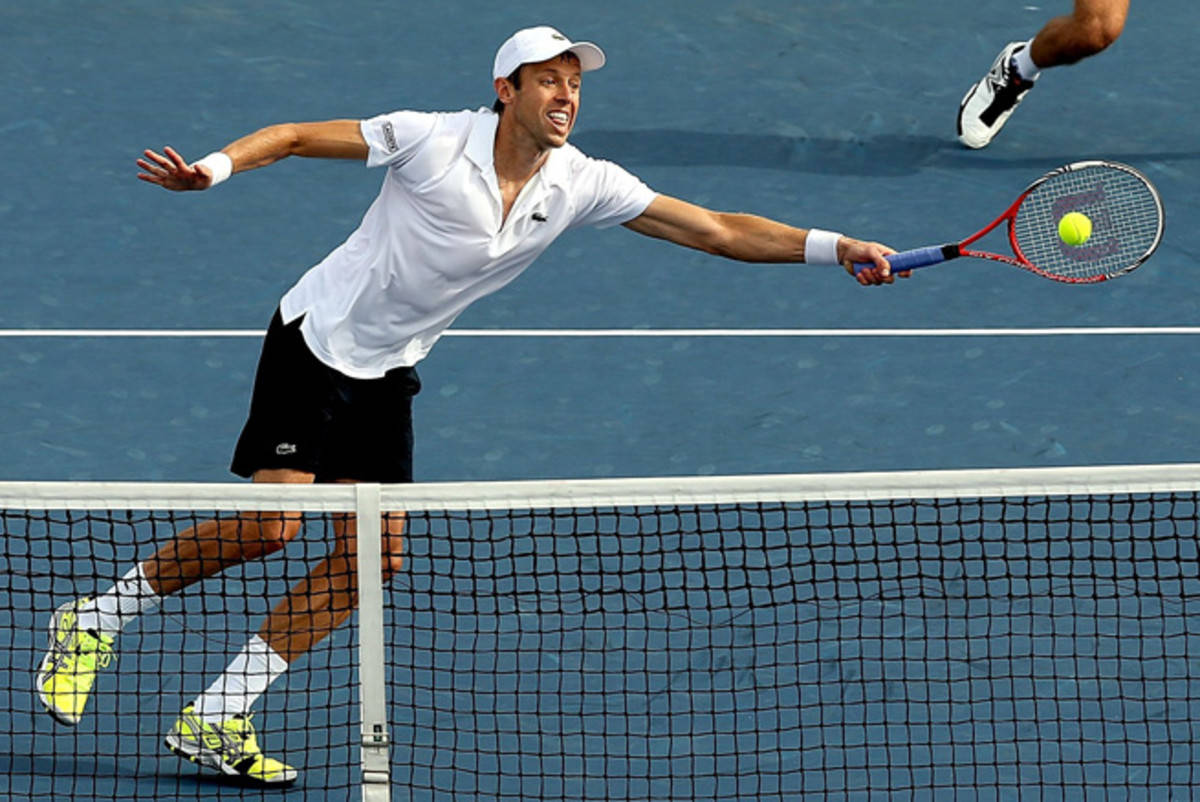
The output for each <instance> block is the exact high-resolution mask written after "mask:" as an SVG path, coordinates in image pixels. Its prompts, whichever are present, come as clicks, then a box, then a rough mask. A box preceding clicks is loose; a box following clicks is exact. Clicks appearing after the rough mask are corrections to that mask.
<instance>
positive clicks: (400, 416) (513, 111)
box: [36, 26, 893, 785]
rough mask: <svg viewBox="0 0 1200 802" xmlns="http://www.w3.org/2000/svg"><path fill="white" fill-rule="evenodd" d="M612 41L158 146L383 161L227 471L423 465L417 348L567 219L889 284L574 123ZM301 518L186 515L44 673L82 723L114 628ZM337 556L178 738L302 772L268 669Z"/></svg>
mask: <svg viewBox="0 0 1200 802" xmlns="http://www.w3.org/2000/svg"><path fill="white" fill-rule="evenodd" d="M604 61H605V56H604V53H603V52H602V51H601V50H600V48H599V47H597V46H596V45H594V44H592V43H590V42H572V41H571V40H569V39H568V38H567V37H566V36H564V35H563V34H561V33H559V32H558V31H557V30H554V29H553V28H549V27H545V26H542V27H535V28H528V29H525V30H521V31H518V32H517V33H515V34H514V35H513V36H512V37H511V38H509V39H508V40H507V41H505V42H504V43H503V45H501V47H500V49H499V51H498V52H497V53H496V57H495V63H494V68H493V72H492V75H493V85H494V87H495V91H496V103H495V106H494V108H492V109H487V108H481V109H479V110H477V111H459V112H453V113H425V112H416V111H397V112H393V113H389V114H384V115H382V116H378V117H373V118H370V119H366V120H362V121H357V120H332V121H328V122H313V123H300V124H283V125H273V126H270V127H267V128H264V129H262V130H260V131H258V132H256V133H253V134H250V135H248V136H245V137H243V138H241V139H238V140H237V141H235V142H233V143H232V144H230V145H228V146H226V147H225V148H224V149H223V150H222V151H220V152H217V153H212V154H210V155H208V156H205V157H204V158H202V159H200V160H199V161H197V162H195V163H189V162H188V161H186V160H185V159H184V158H183V157H182V156H180V155H179V154H178V153H177V152H176V151H175V150H173V149H171V148H165V149H164V152H163V153H161V154H160V153H156V152H154V151H150V150H147V151H145V153H144V157H143V158H140V159H138V162H137V163H138V165H139V167H140V168H141V170H142V172H141V173H139V174H138V178H140V179H142V180H144V181H147V182H149V183H151V184H156V185H158V186H160V187H163V188H164V189H168V190H175V191H184V190H204V189H209V188H211V187H214V186H216V185H218V184H220V183H221V182H222V181H224V180H226V179H227V178H229V176H230V175H231V174H232V173H236V172H244V171H246V170H252V169H255V168H258V167H264V166H266V165H268V164H271V163H272V162H275V161H278V160H280V159H282V158H284V157H286V156H309V157H318V158H338V159H353V160H358V161H365V162H366V163H367V165H368V166H371V167H386V168H387V169H386V172H385V174H384V177H383V186H382V188H381V189H380V191H379V195H378V196H377V197H376V198H375V201H374V203H372V204H371V206H370V208H369V209H368V210H367V212H366V214H365V216H364V217H363V220H362V222H361V224H360V225H359V226H358V228H357V229H356V230H355V231H354V232H353V233H351V234H350V236H349V238H348V239H347V240H346V241H345V242H343V243H342V244H341V245H339V246H338V247H337V248H335V249H334V250H333V251H332V252H331V253H330V254H329V255H328V256H327V257H325V259H324V260H322V261H321V262H320V263H319V264H317V265H316V266H315V267H312V268H311V269H310V270H308V271H307V272H306V273H305V274H304V275H303V276H302V277H301V278H300V280H299V281H298V282H297V283H296V284H295V285H294V286H293V287H292V288H291V289H290V290H289V291H288V292H287V293H286V294H285V295H284V296H283V299H282V301H281V302H280V304H279V308H278V310H277V311H276V312H275V314H274V317H273V319H272V320H271V323H270V326H269V328H268V331H267V335H266V338H265V341H264V344H263V349H262V354H261V357H260V360H259V365H258V372H257V375H256V377H255V382H254V390H253V394H252V397H251V401H250V413H249V417H248V419H247V422H246V424H245V427H244V429H243V431H242V434H241V436H240V438H239V440H238V443H237V446H236V448H235V451H234V457H233V464H232V470H233V471H234V473H236V474H238V475H241V476H245V477H251V478H253V480H254V481H256V482H350V481H370V482H410V481H412V444H413V435H412V420H411V406H412V398H413V396H414V395H416V394H417V392H418V391H419V389H420V381H419V379H418V377H417V373H416V371H415V369H414V366H415V365H416V364H417V363H418V362H419V361H420V360H421V359H422V358H423V357H424V356H425V355H426V354H427V353H428V352H429V350H430V348H431V347H432V346H433V344H434V343H435V342H436V341H437V339H438V338H439V337H440V336H441V335H442V333H443V332H444V331H445V330H446V328H447V327H448V326H449V325H450V324H451V323H452V322H453V321H454V319H455V318H456V317H457V316H458V315H459V313H461V312H462V311H463V310H464V309H465V308H466V307H467V306H468V305H469V304H470V303H471V302H472V301H474V300H476V299H477V298H480V297H483V296H484V295H487V294H488V293H491V292H494V291H496V290H498V289H500V288H501V287H503V286H504V285H506V284H508V283H509V282H510V281H512V280H513V279H514V278H516V277H517V276H518V275H519V274H520V273H521V272H522V271H524V270H525V268H526V267H528V266H529V264H530V263H531V262H532V261H533V260H534V259H535V258H536V257H537V256H538V255H539V254H540V253H541V252H542V251H544V250H545V249H546V248H547V247H548V246H549V245H550V243H551V242H553V241H554V239H555V238H556V237H557V236H558V235H559V234H561V233H562V232H563V231H565V230H567V229H569V228H575V227H578V226H598V227H606V226H613V225H616V224H622V225H624V226H625V227H626V228H628V229H630V230H631V231H635V232H637V233H639V234H644V235H646V236H650V237H657V238H660V239H665V240H668V241H670V242H674V243H677V244H679V245H684V246H687V247H690V248H696V249H699V250H702V251H707V252H709V253H712V254H717V255H721V256H726V257H729V258H731V259H737V260H741V261H746V262H807V263H810V264H819V265H820V264H825V265H839V264H841V265H842V266H843V267H845V268H846V270H847V271H848V272H850V273H851V275H853V271H852V270H851V267H850V266H851V263H853V262H865V263H870V264H872V267H871V268H869V269H867V270H865V271H864V272H862V273H860V274H859V275H858V277H857V279H858V281H859V282H860V283H861V284H864V285H866V284H881V283H890V282H891V281H892V276H891V275H890V272H889V266H888V263H887V260H886V258H885V257H886V256H887V255H888V254H889V253H893V251H892V250H891V249H890V248H887V247H885V246H883V245H881V244H878V243H872V242H864V241H861V240H857V239H853V238H851V237H846V236H842V235H840V234H837V233H833V232H830V231H823V230H818V229H808V230H804V229H800V228H793V227H792V226H789V225H785V224H783V223H779V222H774V221H771V220H767V219H764V218H762V217H756V216H753V215H749V214H730V213H724V212H715V211H710V210H708V209H704V208H701V207H699V206H694V205H692V204H690V203H686V202H684V201H682V200H678V199H676V198H672V197H669V196H667V195H663V194H659V193H656V192H655V191H653V190H651V189H650V188H649V187H647V186H646V185H645V184H644V183H642V182H641V181H640V180H638V179H637V178H636V177H634V176H633V175H631V174H630V173H628V172H626V171H625V170H624V169H622V168H621V167H619V166H617V165H616V164H612V163H610V162H606V161H601V160H598V159H593V158H589V157H587V156H585V155H584V154H583V153H581V152H580V151H578V150H576V149H575V148H574V147H572V146H571V145H568V144H567V138H568V136H569V135H570V133H571V129H572V128H573V127H574V125H575V121H576V118H577V115H578V113H579V102H580V83H581V79H582V74H583V73H584V72H587V71H590V70H595V69H598V68H599V67H601V66H603V64H604ZM402 529H403V518H402V517H401V516H399V515H393V516H386V520H385V521H384V526H383V532H384V541H385V546H384V551H385V553H384V571H385V574H387V575H389V576H390V575H391V574H392V573H394V572H395V571H397V570H398V569H399V568H400V565H401V538H400V536H401V532H402ZM299 530H300V516H299V515H297V514H294V513H293V514H289V513H279V514H275V515H271V516H268V517H261V516H258V515H244V516H242V517H240V518H236V519H226V520H220V521H209V522H206V523H203V524H201V525H198V526H196V527H194V528H191V529H188V530H186V531H183V532H180V533H178V534H177V535H175V536H174V537H173V538H172V539H171V540H170V541H169V542H166V543H165V544H163V545H162V547H161V548H160V549H159V550H158V551H157V553H155V554H154V555H152V556H150V557H149V558H147V559H145V560H144V561H142V562H140V563H138V564H137V565H134V566H133V567H132V568H131V569H130V570H129V572H128V573H127V574H126V575H124V576H123V577H121V578H120V579H119V580H118V581H117V582H116V584H115V585H114V586H113V587H112V588H110V589H108V590H107V591H105V592H104V593H102V594H100V595H98V596H97V597H95V598H84V599H77V600H73V601H69V602H67V603H65V604H63V605H62V606H61V607H59V608H58V609H57V611H56V612H55V614H54V616H53V620H52V622H51V633H52V635H51V640H50V646H49V652H48V653H47V654H46V656H45V658H44V659H43V660H42V662H41V664H40V666H39V669H38V672H37V679H36V685H37V692H38V695H39V697H40V699H41V702H42V704H43V705H44V706H45V707H46V709H47V710H48V711H49V712H50V713H51V715H53V716H54V717H55V718H56V719H57V720H59V721H61V722H63V723H65V724H75V723H77V722H78V721H79V720H80V718H81V716H82V714H83V712H84V709H85V707H86V705H87V700H88V697H89V694H90V693H91V691H92V688H93V685H94V683H95V681H96V678H97V672H98V670H99V669H101V668H104V667H106V666H108V665H110V664H111V662H112V660H113V656H114V652H113V649H114V644H115V641H116V638H117V636H118V634H119V633H120V632H121V630H122V628H124V627H125V626H126V625H127V624H128V623H129V622H130V621H131V620H133V619H134V618H135V617H136V616H138V615H140V614H141V613H144V612H147V611H148V610H150V609H153V608H154V607H155V606H157V605H158V604H159V603H160V601H161V599H162V598H163V597H164V596H167V595H169V594H172V593H175V592H176V591H178V590H180V589H181V588H183V587H186V586H188V585H190V584H192V583H194V582H197V581H199V580H201V579H203V578H204V577H207V576H211V575H213V574H216V573H218V572H219V571H221V570H222V569H224V568H226V567H228V566H231V565H236V564H238V563H241V562H243V561H245V560H252V559H256V558H260V557H264V556H266V555H268V554H271V553H273V552H276V551H278V550H280V549H282V548H283V547H284V546H285V544H286V543H287V542H288V541H289V540H291V539H292V538H293V537H295V536H296V534H297V532H298V531H299ZM334 530H335V531H334V543H333V544H332V549H331V552H330V554H329V556H328V557H327V558H326V559H325V560H324V561H323V562H321V563H320V564H319V565H318V566H317V567H315V568H314V569H313V570H312V572H311V573H310V574H309V576H308V577H307V578H306V579H305V580H303V581H301V582H300V583H299V584H297V585H296V586H295V587H294V588H292V589H291V590H290V591H289V593H288V595H287V596H286V597H285V598H284V599H283V600H282V601H280V602H279V604H278V605H277V606H276V607H275V608H274V609H273V611H272V612H271V613H270V614H269V615H268V616H267V618H266V621H265V622H264V623H263V625H262V627H261V628H260V629H259V631H258V633H257V634H256V635H255V636H253V637H252V638H250V640H249V642H248V643H247V644H246V646H245V648H244V649H243V650H242V651H241V653H239V654H238V655H237V656H236V657H234V658H233V660H232V662H231V663H230V664H229V666H228V668H227V670H226V671H225V673H224V674H223V675H222V676H220V677H218V678H217V679H216V680H215V681H214V682H213V683H212V684H211V685H209V686H208V687H207V688H206V689H205V690H204V691H203V692H202V693H201V694H200V695H199V696H198V697H197V698H196V699H195V700H194V701H192V702H191V703H190V704H188V705H187V706H186V707H184V709H183V711H182V713H181V714H180V716H179V718H178V720H177V721H176V722H175V723H174V724H173V725H172V726H171V728H170V731H169V733H168V734H167V739H166V740H167V746H168V747H169V748H170V749H171V750H172V751H174V752H175V753H177V754H179V755H181V756H183V757H185V758H187V759H189V760H192V761H193V762H195V763H198V764H200V765H203V766H207V767H210V768H214V769H216V770H219V771H221V772H223V773H225V774H227V775H238V776H242V777H245V778H248V779H249V780H252V781H255V782H257V783H262V784H265V785H275V784H286V783H289V782H291V781H293V780H294V779H295V778H296V776H297V771H296V769H294V768H293V767H291V766H289V765H286V764H285V763H283V762H281V761H279V760H276V759H274V758H271V757H268V756H266V755H264V754H263V752H262V749H261V747H260V745H259V742H258V738H257V736H256V734H255V731H254V728H253V727H252V725H251V722H250V709H251V706H252V705H253V704H254V703H255V701H256V700H257V699H258V698H259V697H260V695H261V694H262V693H263V692H264V691H265V690H266V689H267V687H268V686H269V685H270V684H271V682H272V681H273V680H275V679H276V678H278V677H279V676H280V675H282V674H283V673H284V672H285V671H286V670H287V668H288V666H289V665H291V664H292V663H293V662H295V661H296V660H297V659H299V658H300V657H301V656H302V655H304V654H305V653H306V652H307V651H308V650H309V649H310V648H311V647H312V646H313V645H314V644H315V643H317V642H318V641H320V640H321V639H322V638H324V637H325V636H327V635H328V634H329V633H330V632H331V631H332V630H333V629H334V628H335V627H337V626H338V625H340V624H341V623H342V622H344V621H345V620H346V618H347V617H349V615H350V613H351V611H352V609H353V608H354V606H355V603H356V589H355V587H354V557H355V522H354V520H353V518H352V517H345V518H341V519H338V520H337V521H335V524H334Z"/></svg>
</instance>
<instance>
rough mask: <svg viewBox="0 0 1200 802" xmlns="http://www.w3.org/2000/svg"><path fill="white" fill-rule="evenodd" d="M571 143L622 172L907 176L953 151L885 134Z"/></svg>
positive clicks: (596, 136)
mask: <svg viewBox="0 0 1200 802" xmlns="http://www.w3.org/2000/svg"><path fill="white" fill-rule="evenodd" d="M572 142H574V143H575V144H577V145H578V146H579V148H580V149H581V150H583V151H584V152H585V153H587V154H588V155H589V156H596V157H599V158H603V159H610V160H612V161H615V162H617V163H619V164H622V165H624V166H626V167H636V166H639V165H655V166H665V167H700V166H718V167H764V168H768V169H773V170H795V171H797V172H803V173H815V174H818V175H862V176H888V175H909V174H912V173H916V172H917V171H919V170H920V169H921V167H923V166H925V165H926V164H928V163H929V162H930V161H931V160H933V159H936V158H937V156H938V154H940V153H941V152H942V151H945V150H948V149H953V148H956V147H957V145H956V144H955V143H952V142H946V141H944V140H941V139H938V138H936V137H932V136H919V135H901V134H885V135H881V136H877V137H871V138H850V139H846V140H841V139H821V138H809V137H803V136H786V135H782V134H714V133H708V132H704V131H678V130H670V129H661V130H646V131H620V130H591V131H583V132H580V133H579V134H577V135H576V136H575V137H574V138H573V139H572Z"/></svg>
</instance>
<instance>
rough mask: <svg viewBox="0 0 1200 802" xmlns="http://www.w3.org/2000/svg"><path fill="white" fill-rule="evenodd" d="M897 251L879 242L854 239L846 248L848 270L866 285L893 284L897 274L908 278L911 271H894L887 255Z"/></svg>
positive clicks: (859, 281)
mask: <svg viewBox="0 0 1200 802" xmlns="http://www.w3.org/2000/svg"><path fill="white" fill-rule="evenodd" d="M895 252H896V251H895V250H893V249H892V248H889V247H887V246H886V245H883V244H881V243H878V242H861V241H858V240H854V241H853V242H852V243H851V244H850V246H849V247H848V248H847V249H846V260H847V261H846V262H845V263H844V267H845V268H846V272H847V273H849V274H850V275H851V276H853V277H854V280H855V281H857V282H858V283H859V284H861V285H862V286H864V287H871V286H878V285H880V284H893V283H895V281H896V276H900V277H901V278H908V276H909V275H910V274H911V271H908V270H904V271H901V272H899V273H893V272H892V266H891V265H890V264H889V263H888V260H887V257H888V256H889V255H891V254H894V253H895Z"/></svg>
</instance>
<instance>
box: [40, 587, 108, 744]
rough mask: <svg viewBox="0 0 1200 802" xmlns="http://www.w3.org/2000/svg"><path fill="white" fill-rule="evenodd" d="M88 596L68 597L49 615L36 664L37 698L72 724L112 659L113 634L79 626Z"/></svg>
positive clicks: (79, 717) (76, 721)
mask: <svg viewBox="0 0 1200 802" xmlns="http://www.w3.org/2000/svg"><path fill="white" fill-rule="evenodd" d="M90 601H91V599H90V598H84V599H77V600H76V601H70V602H67V603H66V604H64V605H62V606H61V607H59V608H58V609H57V610H55V611H54V616H53V617H52V618H51V619H50V646H49V649H48V651H47V652H46V656H45V657H43V658H42V662H41V666H40V667H39V668H38V672H37V679H36V681H35V685H36V687H37V693H38V698H39V699H41V701H42V705H43V706H44V707H45V708H46V710H47V712H49V713H50V715H52V716H54V718H55V719H57V720H58V721H60V722H62V723H63V724H69V725H72V726H73V725H75V724H78V723H79V720H80V719H81V718H82V717H83V708H84V707H85V706H86V705H87V701H88V698H89V697H90V696H91V692H92V686H93V685H94V684H95V683H96V674H97V672H99V670H100V669H102V668H108V667H109V666H110V665H111V664H112V661H113V650H112V647H113V638H112V636H110V635H101V634H99V633H97V632H93V631H90V630H84V629H80V628H79V626H78V617H79V608H80V607H81V606H82V605H84V604H86V603H87V602H90Z"/></svg>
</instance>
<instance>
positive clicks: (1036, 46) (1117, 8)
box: [958, 0, 1129, 148]
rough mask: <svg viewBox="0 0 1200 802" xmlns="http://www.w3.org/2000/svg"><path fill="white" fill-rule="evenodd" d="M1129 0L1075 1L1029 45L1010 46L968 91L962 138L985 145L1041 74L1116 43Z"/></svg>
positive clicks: (977, 145) (962, 114)
mask: <svg viewBox="0 0 1200 802" xmlns="http://www.w3.org/2000/svg"><path fill="white" fill-rule="evenodd" d="M1128 13H1129V0H1075V7H1074V10H1073V11H1072V13H1071V14H1069V15H1065V16H1061V17H1055V18H1054V19H1052V20H1050V21H1049V22H1048V23H1046V25H1045V26H1044V27H1043V28H1042V29H1041V30H1040V31H1038V34H1037V36H1035V37H1034V38H1033V39H1031V40H1029V41H1028V42H1010V43H1009V44H1008V45H1006V46H1005V47H1004V49H1003V50H1001V51H1000V55H999V56H997V57H996V60H995V61H994V62H993V63H992V68H991V69H990V70H989V71H988V73H987V75H985V76H984V77H983V78H982V79H981V80H980V81H979V82H978V83H976V84H975V85H974V86H972V87H971V88H970V89H968V90H967V93H966V95H964V96H963V99H962V103H960V104H959V107H958V139H959V141H960V142H962V143H963V144H964V145H966V146H967V147H969V148H982V147H985V146H987V145H988V144H989V143H990V142H991V141H992V139H994V138H995V136H996V134H998V133H1000V129H1001V128H1003V127H1004V124H1005V123H1006V122H1008V118H1009V117H1010V116H1012V113H1013V111H1014V110H1016V108H1017V106H1018V105H1019V104H1020V103H1021V101H1022V100H1024V98H1025V95H1026V94H1028V92H1029V90H1030V89H1032V88H1033V85H1034V82H1035V81H1036V80H1037V78H1038V75H1039V73H1040V71H1041V70H1042V69H1045V68H1049V67H1057V66H1061V65H1064V64H1074V63H1075V62H1077V61H1079V60H1080V59H1083V58H1087V57H1088V56H1092V55H1095V54H1096V53H1099V52H1100V51H1101V50H1104V49H1105V48H1107V47H1108V46H1109V45H1111V44H1112V43H1113V42H1115V41H1116V40H1117V37H1118V36H1120V35H1121V31H1122V30H1123V29H1124V27H1125V18H1126V16H1127V15H1128Z"/></svg>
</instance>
